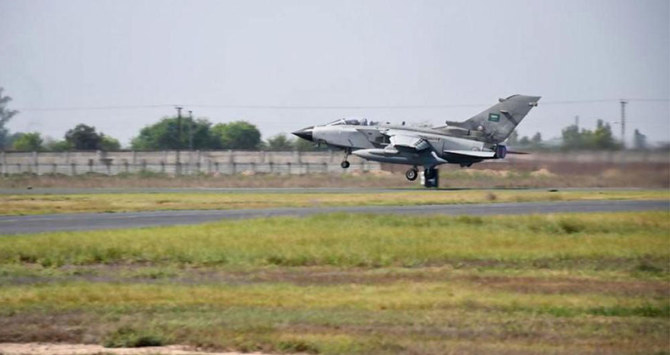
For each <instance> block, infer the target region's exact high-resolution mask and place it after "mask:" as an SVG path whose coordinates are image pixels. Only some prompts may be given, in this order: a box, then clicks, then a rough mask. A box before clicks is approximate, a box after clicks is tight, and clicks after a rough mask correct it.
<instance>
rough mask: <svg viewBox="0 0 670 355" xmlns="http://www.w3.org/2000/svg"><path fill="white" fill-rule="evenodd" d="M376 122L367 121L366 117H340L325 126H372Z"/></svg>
mask: <svg viewBox="0 0 670 355" xmlns="http://www.w3.org/2000/svg"><path fill="white" fill-rule="evenodd" d="M376 124H377V123H376V122H372V121H370V122H368V120H367V118H362V119H357V118H341V119H339V120H337V121H333V122H330V123H328V124H326V126H342V125H347V126H373V125H376Z"/></svg>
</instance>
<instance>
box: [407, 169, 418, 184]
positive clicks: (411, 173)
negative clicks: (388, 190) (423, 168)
mask: <svg viewBox="0 0 670 355" xmlns="http://www.w3.org/2000/svg"><path fill="white" fill-rule="evenodd" d="M418 176H419V170H417V169H416V167H413V168H411V169H409V170H407V171H406V172H405V178H407V180H409V181H414V180H416V178H417V177H418Z"/></svg>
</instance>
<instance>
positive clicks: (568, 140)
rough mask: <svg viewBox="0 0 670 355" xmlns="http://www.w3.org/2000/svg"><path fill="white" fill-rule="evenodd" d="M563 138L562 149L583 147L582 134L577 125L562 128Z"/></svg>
mask: <svg viewBox="0 0 670 355" xmlns="http://www.w3.org/2000/svg"><path fill="white" fill-rule="evenodd" d="M561 136H562V138H563V150H575V149H582V148H584V140H583V139H582V138H583V137H582V134H580V133H579V127H578V126H577V125H574V124H573V125H570V126H568V127H565V128H563V131H561Z"/></svg>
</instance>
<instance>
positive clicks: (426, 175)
mask: <svg viewBox="0 0 670 355" xmlns="http://www.w3.org/2000/svg"><path fill="white" fill-rule="evenodd" d="M423 177H424V178H425V179H432V178H434V177H435V169H426V170H424V171H423Z"/></svg>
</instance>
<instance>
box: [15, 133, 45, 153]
mask: <svg viewBox="0 0 670 355" xmlns="http://www.w3.org/2000/svg"><path fill="white" fill-rule="evenodd" d="M42 143H43V140H42V137H41V136H40V134H39V133H37V132H33V133H23V134H21V135H20V136H19V137H18V138H17V139H15V140H14V142H13V143H12V149H14V150H18V151H22V152H36V151H39V150H42V149H43V147H42Z"/></svg>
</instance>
